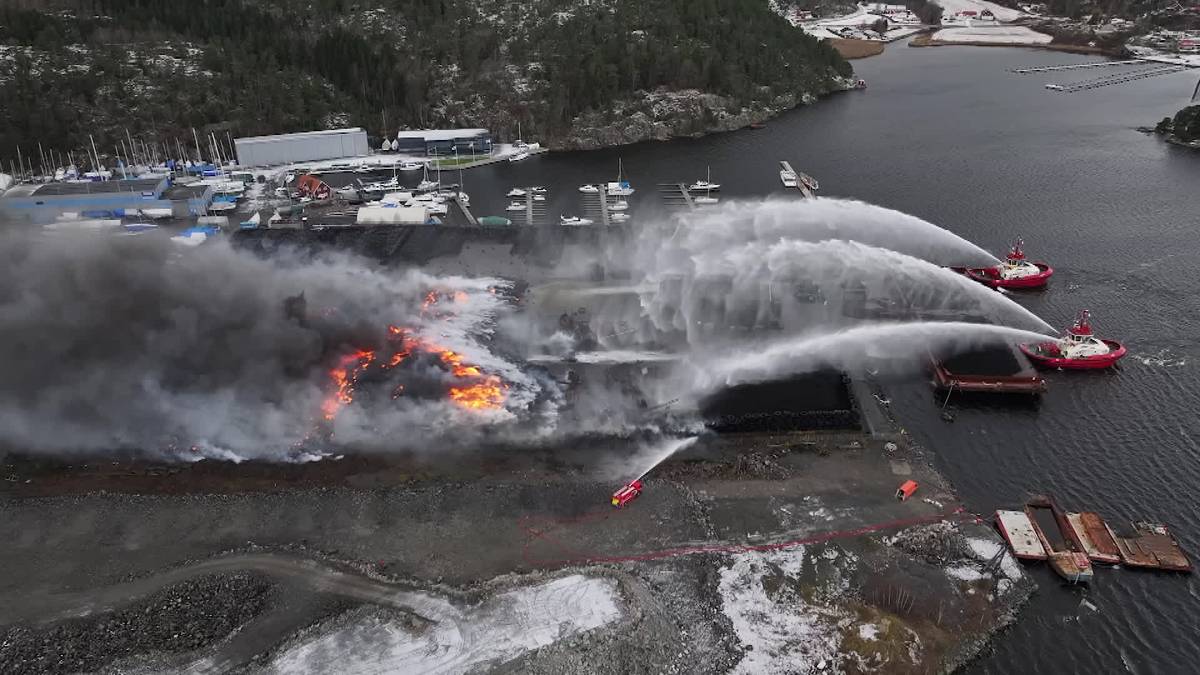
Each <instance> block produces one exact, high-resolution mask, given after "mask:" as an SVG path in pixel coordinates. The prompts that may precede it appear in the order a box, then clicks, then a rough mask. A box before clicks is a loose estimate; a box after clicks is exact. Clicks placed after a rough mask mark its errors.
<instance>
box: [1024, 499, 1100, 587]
mask: <svg viewBox="0 0 1200 675" xmlns="http://www.w3.org/2000/svg"><path fill="white" fill-rule="evenodd" d="M1025 515H1026V516H1028V517H1029V522H1030V523H1031V524H1032V525H1033V531H1034V532H1035V533H1037V537H1038V539H1039V540H1040V541H1041V542H1042V546H1043V547H1045V549H1046V560H1048V561H1049V562H1050V567H1051V568H1052V569H1053V570H1054V571H1055V572H1056V573H1058V576H1060V577H1062V578H1064V579H1066V580H1067V581H1070V582H1071V583H1073V584H1078V583H1083V584H1086V583H1091V581H1092V578H1093V576H1094V572H1093V570H1092V562H1091V560H1090V559H1089V558H1088V554H1087V552H1086V551H1085V550H1084V547H1083V542H1082V541H1080V539H1079V535H1078V534H1077V533H1076V532H1075V528H1074V527H1072V526H1071V523H1070V521H1069V520H1067V515H1066V514H1065V513H1063V511H1062V509H1060V508H1059V507H1058V504H1057V503H1056V502H1055V501H1054V500H1053V499H1052V498H1050V497H1047V496H1037V497H1033V498H1031V499H1030V500H1029V501H1028V502H1026V503H1025Z"/></svg>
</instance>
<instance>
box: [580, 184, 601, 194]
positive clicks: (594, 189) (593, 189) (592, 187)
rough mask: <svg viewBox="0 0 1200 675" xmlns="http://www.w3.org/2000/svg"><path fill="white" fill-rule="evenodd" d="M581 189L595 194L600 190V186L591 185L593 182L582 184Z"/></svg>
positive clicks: (585, 192)
mask: <svg viewBox="0 0 1200 675" xmlns="http://www.w3.org/2000/svg"><path fill="white" fill-rule="evenodd" d="M579 191H580V192H582V193H584V194H595V193H597V192H599V191H600V188H598V187H596V186H595V185H591V184H588V185H580V186H579Z"/></svg>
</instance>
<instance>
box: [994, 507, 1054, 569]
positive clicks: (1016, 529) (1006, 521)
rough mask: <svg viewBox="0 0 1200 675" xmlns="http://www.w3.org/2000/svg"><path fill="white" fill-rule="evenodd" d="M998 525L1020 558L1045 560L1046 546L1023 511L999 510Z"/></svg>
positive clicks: (997, 513) (997, 515)
mask: <svg viewBox="0 0 1200 675" xmlns="http://www.w3.org/2000/svg"><path fill="white" fill-rule="evenodd" d="M996 527H998V528H1000V534H1001V535H1003V536H1004V540H1005V541H1007V542H1008V547H1009V548H1010V549H1012V552H1013V556H1014V557H1016V558H1017V559H1018V560H1045V559H1046V547H1045V546H1043V545H1042V540H1041V539H1039V538H1038V535H1037V530H1035V529H1034V528H1033V521H1031V520H1030V519H1029V516H1028V515H1026V514H1025V512H1023V511H997V512H996Z"/></svg>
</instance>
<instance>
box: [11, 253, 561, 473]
mask: <svg viewBox="0 0 1200 675" xmlns="http://www.w3.org/2000/svg"><path fill="white" fill-rule="evenodd" d="M504 285H505V284H504V283H503V282H501V281H499V280H496V279H465V278H453V277H452V278H432V277H428V276H426V275H424V274H421V273H419V272H411V271H410V272H396V271H393V270H388V269H386V268H382V267H379V266H378V265H376V264H373V263H370V262H367V261H365V260H362V259H358V258H354V257H351V256H348V255H343V254H332V253H331V254H327V255H322V256H319V257H315V258H309V259H301V258H299V257H297V256H296V255H293V254H288V253H287V252H279V253H278V254H276V255H274V256H272V257H271V258H270V259H261V258H258V257H255V256H254V255H251V254H249V253H246V252H242V251H238V250H234V249H233V248H231V247H230V246H228V245H227V244H225V243H219V242H218V243H210V244H207V245H205V246H201V247H199V248H196V249H190V250H187V251H184V252H180V251H178V250H175V248H174V247H173V246H172V245H171V243H170V242H168V241H167V240H166V239H165V238H154V237H119V236H117V237H113V236H104V235H96V236H89V235H86V234H73V235H72V236H70V237H68V238H62V237H52V236H47V235H44V234H28V235H26V234H15V233H8V234H5V235H4V236H3V238H2V240H0V372H3V380H2V384H0V443H2V444H3V445H4V446H6V447H7V449H9V450H14V451H43V450H51V451H72V450H77V451H106V450H118V449H130V450H140V451H147V452H165V453H167V454H173V455H175V456H180V457H193V456H221V457H229V458H251V457H272V458H282V457H286V456H289V455H291V456H295V454H296V452H297V448H308V449H310V450H311V448H312V447H314V445H315V446H317V447H319V446H321V445H322V444H323V443H328V442H336V443H337V444H339V445H343V444H350V445H356V444H366V445H371V444H376V445H379V444H384V445H386V446H387V447H405V446H406V445H410V444H414V443H420V444H436V442H437V440H438V436H439V434H437V433H422V431H421V430H427V429H436V430H441V431H442V435H444V433H445V432H446V430H448V429H454V430H461V431H462V432H463V433H464V434H465V433H470V431H471V430H473V429H475V430H477V429H480V428H482V427H485V426H487V425H489V424H494V423H495V422H497V421H510V420H512V419H515V418H517V417H519V416H523V415H527V414H530V413H531V412H532V411H534V408H535V407H536V406H537V404H538V401H539V399H540V398H545V397H544V395H543V388H544V387H545V386H546V385H547V382H546V381H544V380H539V379H537V378H535V377H534V376H531V375H529V374H526V373H525V372H524V371H522V370H521V369H520V368H518V367H517V366H515V365H514V364H513V363H512V362H511V361H509V360H507V359H506V358H504V357H503V356H500V355H498V354H497V353H495V352H494V351H493V350H492V349H490V348H489V345H490V342H491V341H492V340H493V339H494V337H495V336H494V335H493V332H494V326H495V323H496V318H497V317H498V316H500V315H503V314H505V313H506V312H509V311H511V309H510V307H509V305H508V303H506V301H505V299H504V297H503V294H498V293H493V292H491V290H492V289H493V288H496V287H501V288H502V287H503V286H504ZM431 290H436V291H439V292H441V293H442V300H441V301H440V304H439V305H436V306H434V307H432V308H429V307H426V308H425V309H422V305H423V303H425V301H426V298H427V295H428V293H429V292H430V291H431ZM449 298H453V300H452V299H449ZM388 325H397V326H403V327H405V329H406V330H408V331H410V332H411V334H412V335H415V336H418V337H419V339H421V340H423V341H427V342H428V343H430V344H436V345H438V346H439V347H441V348H444V349H450V350H453V351H455V352H457V353H459V354H461V355H462V356H463V360H464V361H465V362H467V363H469V364H471V365H474V366H476V367H478V368H479V369H481V371H482V372H484V373H486V374H490V375H496V376H499V377H501V378H503V380H504V382H505V383H506V385H507V389H506V392H505V400H504V404H503V406H501V407H499V408H497V409H494V410H486V411H483V412H480V411H474V410H465V409H463V408H462V407H461V406H459V405H456V404H455V403H454V402H452V401H450V400H449V399H447V398H446V397H445V396H428V397H421V396H414V397H407V396H400V397H398V398H396V399H392V397H390V396H378V395H377V396H374V397H371V396H365V395H364V396H363V397H362V398H363V399H364V400H363V401H357V400H356V403H361V404H363V405H347V406H343V409H342V410H341V411H339V413H338V414H337V415H336V416H335V417H334V419H332V420H323V418H322V405H323V403H324V402H325V401H326V399H327V398H328V397H329V395H330V393H331V390H332V389H333V388H334V387H332V386H331V380H330V375H329V370H330V368H331V366H333V365H335V364H337V363H338V360H339V359H340V358H343V357H344V355H346V354H352V353H354V352H355V351H357V350H362V349H374V350H378V354H379V357H380V359H382V358H385V357H386V355H387V354H388V353H389V349H391V348H392V347H391V346H390V345H391V343H390V342H389V340H390V339H391V336H390V335H389V333H388V329H387V327H388ZM405 367H406V369H407V370H406V377H407V379H408V380H409V381H412V382H414V383H415V384H416V385H419V386H418V388H420V386H424V387H425V388H429V387H433V388H434V389H436V388H438V386H439V385H440V386H441V387H442V388H443V389H444V388H445V387H446V386H449V384H451V381H450V378H451V377H452V375H451V374H449V373H448V370H447V368H446V366H445V364H444V363H441V362H439V360H438V359H437V357H436V355H432V354H424V353H422V354H418V355H416V356H414V357H412V358H411V363H408V364H406V366H405ZM430 382H432V384H430ZM422 383H424V384H422ZM388 386H392V385H391V383H390V382H389V383H388ZM551 386H552V384H551ZM363 389H367V387H363ZM389 391H390V390H389ZM367 403H369V405H365V404H367ZM322 425H323V426H322ZM318 427H320V430H319V433H316V434H314V429H316V428H318ZM414 430H418V432H417V433H413V431H414Z"/></svg>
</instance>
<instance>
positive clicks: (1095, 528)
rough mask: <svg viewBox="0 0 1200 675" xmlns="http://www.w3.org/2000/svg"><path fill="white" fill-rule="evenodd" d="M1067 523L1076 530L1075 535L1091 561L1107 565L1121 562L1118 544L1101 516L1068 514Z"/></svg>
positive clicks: (1096, 514) (1085, 512)
mask: <svg viewBox="0 0 1200 675" xmlns="http://www.w3.org/2000/svg"><path fill="white" fill-rule="evenodd" d="M1067 522H1069V523H1070V524H1071V527H1072V528H1074V529H1075V535H1076V536H1077V537H1079V543H1081V544H1083V550H1084V552H1085V553H1087V556H1088V559H1089V560H1091V561H1092V562H1097V563H1104V564H1106V565H1116V564H1117V563H1119V562H1121V552H1120V551H1119V550H1118V549H1117V542H1116V541H1115V540H1114V539H1113V535H1112V532H1111V531H1109V529H1108V525H1106V524H1105V523H1104V519H1103V518H1101V517H1100V514H1098V513H1093V512H1091V511H1084V512H1083V513H1068V514H1067Z"/></svg>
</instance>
